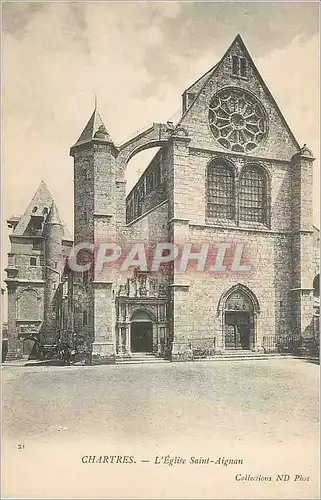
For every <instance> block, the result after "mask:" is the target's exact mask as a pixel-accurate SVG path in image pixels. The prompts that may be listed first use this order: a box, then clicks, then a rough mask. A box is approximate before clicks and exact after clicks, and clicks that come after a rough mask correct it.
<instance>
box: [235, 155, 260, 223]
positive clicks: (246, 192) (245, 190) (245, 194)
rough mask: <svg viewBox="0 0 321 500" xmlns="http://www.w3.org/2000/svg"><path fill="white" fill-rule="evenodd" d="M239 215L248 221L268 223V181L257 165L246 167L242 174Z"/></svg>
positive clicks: (241, 218)
mask: <svg viewBox="0 0 321 500" xmlns="http://www.w3.org/2000/svg"><path fill="white" fill-rule="evenodd" d="M239 216H240V220H243V221H248V222H259V223H261V224H266V223H267V181H266V175H265V173H264V172H263V171H262V170H261V169H260V168H259V167H257V166H254V165H251V166H249V167H246V168H245V169H244V171H243V172H242V173H241V176H240V184H239Z"/></svg>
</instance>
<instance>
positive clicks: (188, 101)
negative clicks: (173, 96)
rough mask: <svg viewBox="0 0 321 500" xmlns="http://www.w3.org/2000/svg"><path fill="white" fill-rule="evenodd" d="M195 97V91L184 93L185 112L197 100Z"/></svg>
mask: <svg viewBox="0 0 321 500" xmlns="http://www.w3.org/2000/svg"><path fill="white" fill-rule="evenodd" d="M195 98H196V94H195V92H185V94H184V95H183V113H185V112H186V111H187V110H188V108H190V107H191V105H192V104H193V102H194V101H195Z"/></svg>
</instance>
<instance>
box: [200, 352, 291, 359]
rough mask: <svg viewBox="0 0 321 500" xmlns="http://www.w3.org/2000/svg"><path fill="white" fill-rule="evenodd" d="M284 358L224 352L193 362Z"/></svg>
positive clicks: (269, 354) (279, 355)
mask: <svg viewBox="0 0 321 500" xmlns="http://www.w3.org/2000/svg"><path fill="white" fill-rule="evenodd" d="M280 357H284V355H282V354H280V353H259V352H253V351H245V350H239V351H225V352H224V353H222V354H217V355H216V356H207V357H206V358H197V359H194V361H234V360H235V361H236V360H237V361H243V360H244V361H246V360H249V359H252V360H264V359H273V358H280Z"/></svg>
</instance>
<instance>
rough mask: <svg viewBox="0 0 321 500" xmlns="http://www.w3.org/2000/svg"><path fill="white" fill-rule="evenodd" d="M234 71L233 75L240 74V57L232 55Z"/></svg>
mask: <svg viewBox="0 0 321 500" xmlns="http://www.w3.org/2000/svg"><path fill="white" fill-rule="evenodd" d="M232 73H233V75H238V74H239V58H238V56H232Z"/></svg>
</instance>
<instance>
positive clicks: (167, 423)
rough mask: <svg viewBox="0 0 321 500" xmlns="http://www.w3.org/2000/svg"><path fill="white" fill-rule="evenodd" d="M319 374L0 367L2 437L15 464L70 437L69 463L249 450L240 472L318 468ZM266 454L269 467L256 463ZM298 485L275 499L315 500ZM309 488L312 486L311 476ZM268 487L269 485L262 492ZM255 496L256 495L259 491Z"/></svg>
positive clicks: (274, 365)
mask: <svg viewBox="0 0 321 500" xmlns="http://www.w3.org/2000/svg"><path fill="white" fill-rule="evenodd" d="M318 373H319V366H318V365H316V364H314V363H309V362H307V361H304V360H295V359H276V360H264V361H254V360H253V361H252V360H249V361H242V362H237V361H231V362H227V363H218V362H215V363H210V362H199V363H181V364H180V363H168V364H161V363H160V364H150V365H148V364H145V365H116V366H96V367H75V366H66V367H44V366H29V367H21V368H18V367H16V366H3V367H2V379H3V415H2V416H3V436H4V444H5V447H6V450H7V453H9V455H10V457H11V458H10V460H12V463H14V464H15V467H19V463H16V461H17V458H16V455H15V454H14V453H17V452H14V450H15V448H16V446H17V445H18V444H19V443H22V444H23V445H24V446H25V450H27V448H28V447H29V448H30V449H34V447H35V445H36V443H38V444H39V446H44V443H47V446H49V445H50V446H51V447H55V446H56V447H58V446H59V450H60V451H59V453H58V452H57V453H58V455H59V454H60V453H61V449H62V448H61V447H63V446H65V445H66V443H67V442H68V443H73V445H72V450H73V452H72V453H73V457H74V458H73V460H76V459H77V460H80V458H79V457H81V455H84V454H86V455H88V454H97V453H98V454H99V453H100V454H102V455H106V454H107V455H108V454H110V452H111V450H117V454H118V453H125V454H129V455H135V456H136V458H137V455H139V456H138V458H137V460H138V461H139V460H140V458H141V457H142V456H143V457H144V456H145V458H146V459H148V460H151V461H153V460H154V457H155V454H157V453H160V454H167V453H174V454H176V455H177V454H180V455H181V454H182V453H183V454H184V455H186V454H187V455H188V454H191V453H192V454H193V455H202V456H203V455H204V454H206V453H211V454H212V455H213V454H214V456H215V457H216V456H219V455H222V456H223V455H224V456H225V457H231V456H232V457H234V458H235V457H236V458H240V456H241V457H243V458H244V457H245V459H246V463H247V464H252V465H251V467H252V468H251V467H250V470H248V469H249V467H245V468H244V466H243V469H242V470H241V472H242V473H243V472H244V473H246V472H255V471H256V472H257V473H259V472H260V473H268V472H269V470H272V469H271V467H272V468H273V467H274V468H277V467H279V466H281V468H280V467H279V468H278V471H279V473H282V474H286V473H287V472H288V470H290V469H291V471H293V473H294V471H295V470H296V471H297V472H298V473H299V472H300V470H302V473H304V474H308V473H309V474H310V475H311V474H312V475H313V467H314V464H315V467H316V466H317V464H316V461H317V458H316V457H317V448H318V445H317V442H318ZM47 449H48V448H47ZM50 449H52V448H50ZM57 449H58V448H57ZM70 450H71V448H70V449H69V451H70ZM76 450H77V451H76ZM66 453H67V455H68V452H66ZM70 453H71V451H70ZM262 453H263V455H264V456H263V455H262ZM58 455H57V456H58ZM212 455H211V456H212ZM19 456H20V455H19ZM25 456H26V455H25ZM75 457H77V458H75ZM69 459H70V457H69V458H68V460H69ZM70 460H71V459H70ZM260 460H263V463H264V467H260V466H259V467H258V468H257V465H260ZM10 463H11V462H10ZM287 464H288V465H287ZM34 466H35V464H34ZM268 467H270V469H269V468H268ZM227 469H229V467H227ZM273 470H274V469H273ZM224 471H225V469H224ZM48 473H49V472H48ZM224 473H225V472H224ZM29 474H31V472H30V471H29ZM184 477H185V478H186V473H185V476H184ZM206 477H207V476H206ZM206 477H205V479H204V480H205V484H207V483H206ZM189 480H192V479H190V478H189V479H184V481H187V483H188V481H189ZM314 480H315V481H316V478H314ZM117 484H118V483H117ZM277 484H278V483H277ZM193 485H194V486H195V484H194V483H193V484H191V485H190V488H193ZM281 486H282V485H281ZM57 487H58V486H57ZM118 487H119V488H120V490H119V491H120V493H119V494H120V496H122V495H125V493H124V489H121V488H124V482H123V481H121V482H120V483H119V484H118V486H117V488H118ZM163 487H164V488H165V490H166V487H165V486H163ZM167 487H169V486H168V485H167ZM300 487H301V489H302V488H303V489H302V491H301V490H300V488H299V489H298V495H299V494H300V495H301V497H300V496H296V493H295V491H293V490H291V494H290V495H289V496H288V497H287V496H285V493H284V495H283V493H282V492H283V490H282V491H281V490H280V491H279V490H277V491H278V493H277V494H278V495H279V496H278V497H275V498H291V497H292V498H304V497H305V498H317V496H315V497H314V496H313V491H316V490H313V489H312V490H311V491H310V490H309V491H308V490H305V489H304V485H300ZM309 487H310V488H313V487H312V485H311V480H310V483H309ZM97 488H98V489H99V487H98V486H97ZM115 488H116V486H115ZM117 488H116V489H115V490H114V495H115V496H117V492H118V490H117ZM314 488H316V486H315V483H314ZM203 489H204V498H214V496H213V490H212V489H210V487H208V489H206V486H204V488H203ZM165 490H164V491H165ZM83 491H85V490H83ZM97 491H98V490H97ZM144 491H145V490H144ZM144 491H140V495H141V497H144ZM191 491H192V490H191ZM195 491H196V492H198V493H195V494H197V497H198V498H202V494H201V493H200V492H199V491H198V490H195ZM202 491H203V490H202ZM242 491H244V492H245V489H243V490H242ZM251 491H252V490H251ZM251 491H247V492H246V494H247V496H248V498H252V497H251ZM288 491H289V490H288ZM307 491H308V496H304V495H306V494H307ZM220 492H221V495H223V493H222V492H223V490H220ZM302 492H303V493H302ZM54 493H55V494H57V492H56V491H54ZM65 494H66V493H65ZM180 494H181V495H182V494H183V493H182V491H180ZM229 494H231V493H230V491H229ZM242 494H243V493H242ZM269 494H270V493H269V491H268V490H267V491H266V492H265V493H264V495H265V498H270V496H269ZM271 494H272V493H271ZM146 495H147V496H146V498H148V497H151V496H152V492H150V491H149V490H148V489H147V490H146ZM211 495H212V496H211ZM253 495H254V496H253V498H260V497H259V496H257V495H258V492H257V491H256V490H255V489H253ZM282 495H283V496H282ZM89 496H90V495H89ZM93 497H94V492H93V491H91V498H93ZM43 498H44V497H43ZM106 498H107V497H106ZM215 498H220V496H217V497H215ZM222 498H224V496H222ZM242 498H243V497H242ZM262 498H263V497H262ZM271 498H273V497H271Z"/></svg>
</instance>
